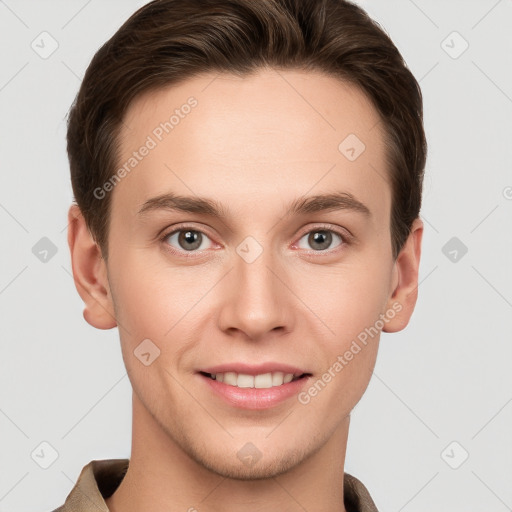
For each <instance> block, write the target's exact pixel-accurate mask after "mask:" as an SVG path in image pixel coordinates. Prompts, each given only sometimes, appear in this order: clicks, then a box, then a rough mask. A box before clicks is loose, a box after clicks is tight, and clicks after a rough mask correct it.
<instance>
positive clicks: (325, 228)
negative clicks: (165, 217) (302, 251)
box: [160, 224, 352, 258]
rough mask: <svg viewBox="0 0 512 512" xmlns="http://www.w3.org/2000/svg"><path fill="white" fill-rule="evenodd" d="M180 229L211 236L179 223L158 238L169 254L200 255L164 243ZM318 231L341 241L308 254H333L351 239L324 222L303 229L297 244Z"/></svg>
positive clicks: (191, 256) (193, 256)
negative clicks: (329, 247) (336, 245)
mask: <svg viewBox="0 0 512 512" xmlns="http://www.w3.org/2000/svg"><path fill="white" fill-rule="evenodd" d="M181 231H193V232H197V233H201V234H202V235H205V236H206V237H208V238H210V239H211V237H210V236H209V235H208V233H206V232H204V231H202V230H201V229H197V228H194V227H193V226H189V225H186V224H185V225H181V224H180V225H178V226H177V227H175V228H174V229H173V230H172V231H168V232H166V233H165V235H163V236H162V237H161V238H160V241H161V242H162V243H163V244H164V245H165V246H166V250H167V251H169V252H170V253H171V254H174V255H178V256H182V257H185V258H198V257H201V256H200V254H201V252H202V251H197V250H195V251H185V250H181V251H179V250H177V249H175V248H173V247H171V246H170V245H169V244H168V243H166V240H167V239H168V238H169V237H170V236H171V235H174V234H176V233H180V232H181ZM319 231H328V232H331V233H334V234H335V235H338V236H339V237H340V238H341V243H340V245H339V246H338V247H336V248H335V249H331V250H329V249H326V250H324V251H315V250H314V249H311V250H309V251H307V253H308V254H311V253H313V254H318V255H319V256H323V255H325V254H333V253H336V252H338V251H340V250H342V249H343V247H344V246H346V245H349V244H350V242H351V241H352V236H351V235H349V234H348V233H341V232H340V231H339V230H338V229H336V228H335V227H334V226H333V225H332V224H324V225H321V226H317V227H315V228H313V229H310V230H308V231H304V232H303V233H301V235H300V236H299V238H298V241H297V244H298V242H299V241H300V240H301V239H302V238H303V237H304V235H308V234H310V233H314V232H319ZM295 245H296V244H294V246H295Z"/></svg>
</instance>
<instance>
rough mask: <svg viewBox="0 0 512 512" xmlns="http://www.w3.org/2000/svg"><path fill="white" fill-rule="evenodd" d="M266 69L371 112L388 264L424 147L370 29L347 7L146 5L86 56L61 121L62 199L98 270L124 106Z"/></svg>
mask: <svg viewBox="0 0 512 512" xmlns="http://www.w3.org/2000/svg"><path fill="white" fill-rule="evenodd" d="M272 66H274V67H276V68H281V69H286V68H288V69H302V70H316V71H321V72H324V73H325V74H328V75H331V76H334V77H338V78H340V79H342V80H345V81H347V82H349V83H352V84H355V85H356V86H358V87H359V89H360V90H362V91H363V92H364V93H365V94H366V95H367V96H368V98H369V99H370V100H371V102H372V104H373V105H374V107H375V108H376V109H377V111H378V112H379V114H380V118H381V119H382V122H383V128H384V130H383V132H384V134H385V137H384V138H385V141H384V142H385V144H386V148H387V164H388V168H389V171H388V174H389V178H390V181H391V189H392V208H391V218H390V226H391V241H392V248H393V256H394V258H396V257H397V255H398V254H399V252H400V249H401V248H402V246H403V244H404V242H405V240H406V239H407V236H408V235H409V232H410V228H411V225H412V222H413V221H414V219H415V218H417V217H418V216H419V211H420V208H421V194H422V183H423V174H424V168H425V161H426V155H427V143H426V139H425V133H424V129H423V105H422V94H421V90H420V87H419V84H418V82H417V81H416V79H415V78H414V76H413V75H412V73H411V72H410V70H409V69H408V67H407V65H406V63H405V62H404V60H403V58H402V56H401V55H400V53H399V51H398V49H397V48H396V47H395V45H394V44H393V42H392V41H391V39H390V38H389V36H388V35H387V34H386V33H385V32H384V31H383V29H382V28H381V27H380V26H379V24H378V23H377V22H375V21H374V20H372V19H371V18H370V17H369V16H368V14H367V13H366V12H365V11H364V10H363V9H361V8H360V7H358V6H357V5H355V4H352V3H350V2H348V1H346V0H314V1H312V0H154V1H152V2H150V3H148V4H146V5H145V6H143V7H141V8H140V9H139V10H137V11H136V12H135V13H134V14H133V15H132V16H131V17H130V18H129V19H128V20H127V21H126V22H125V23H124V24H123V25H122V26H121V27H120V28H119V30H118V31H117V32H116V33H115V34H114V35H113V36H112V37H111V38H110V39H109V40H108V41H107V42H106V43H105V44H104V45H103V46H102V47H101V48H100V49H99V50H98V51H97V52H96V54H95V55H94V57H93V59H92V61H91V63H90V65H89V67H88V68H87V71H86V73H85V76H84V79H83V81H82V84H81V87H80V90H79V92H78V94H77V96H76V98H75V101H74V103H73V105H72V107H71V109H70V113H69V117H68V126H67V130H68V131H67V151H68V156H69V163H70V169H71V182H72V186H73V193H74V197H75V201H76V203H77V204H78V206H79V208H80V210H81V212H82V214H83V216H84V218H85V221H86V223H87V226H88V228H89V230H90V232H91V235H92V236H93V238H94V240H95V241H96V243H97V244H98V245H99V247H100V249H101V252H102V255H103V258H105V259H107V257H108V244H107V241H108V227H109V220H110V219H109V218H110V205H111V194H108V195H106V196H105V197H104V198H102V199H98V198H97V197H96V195H95V193H94V191H95V190H96V189H97V188H98V187H102V185H103V184H104V183H106V182H107V181H108V180H109V179H110V178H111V177H112V175H113V174H114V173H115V169H116V165H118V160H119V158H118V157H119V137H118V135H119V131H120V127H121V124H122V119H123V116H124V114H125V112H126V110H127V108H128V107H129V105H130V104H131V102H132V101H133V100H134V99H135V98H136V97H138V96H139V95H141V94H142V93H146V92H149V91H151V90H155V89H159V88H162V87H165V86H169V85H171V84H176V83H178V81H183V80H184V79H187V78H191V77H193V76H194V75H199V74H202V73H205V72H229V73H234V74H238V75H240V76H245V75H249V74H251V73H252V72H254V71H256V70H258V69H259V68H263V67H272ZM340 142H341V141H340Z"/></svg>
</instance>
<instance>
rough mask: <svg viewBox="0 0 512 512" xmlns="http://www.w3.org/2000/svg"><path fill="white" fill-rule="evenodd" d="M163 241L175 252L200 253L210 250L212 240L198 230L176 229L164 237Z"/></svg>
mask: <svg viewBox="0 0 512 512" xmlns="http://www.w3.org/2000/svg"><path fill="white" fill-rule="evenodd" d="M162 241H163V242H165V243H166V245H168V246H170V249H171V250H172V251H173V252H183V251H185V252H199V251H201V250H205V249H208V248H209V243H210V244H211V240H210V239H209V237H208V236H207V235H206V234H205V233H203V232H202V231H199V230H197V229H191V228H182V229H175V230H174V231H171V232H170V233H167V234H166V235H165V236H163V237H162Z"/></svg>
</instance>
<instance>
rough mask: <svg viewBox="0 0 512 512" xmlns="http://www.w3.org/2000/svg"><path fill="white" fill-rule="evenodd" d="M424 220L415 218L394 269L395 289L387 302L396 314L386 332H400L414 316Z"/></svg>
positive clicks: (386, 327)
mask: <svg viewBox="0 0 512 512" xmlns="http://www.w3.org/2000/svg"><path fill="white" fill-rule="evenodd" d="M422 236H423V222H422V220H421V219H420V218H417V219H415V221H414V222H413V224H412V226H411V230H410V233H409V236H408V237H407V240H406V242H405V244H404V246H403V247H402V250H401V251H400V254H399V255H398V257H397V259H396V261H395V266H394V269H393V272H394V276H393V289H392V293H391V295H390V298H389V300H388V303H387V308H388V311H391V310H393V311H394V316H393V318H392V319H390V320H389V321H388V322H387V323H386V325H385V326H384V328H383V329H382V330H383V331H384V332H398V331H401V330H402V329H404V328H405V327H406V326H407V324H408V323H409V320H410V318H411V316H412V313H413V311H414V307H415V305H416V300H417V298H418V271H419V265H420V258H421V240H422Z"/></svg>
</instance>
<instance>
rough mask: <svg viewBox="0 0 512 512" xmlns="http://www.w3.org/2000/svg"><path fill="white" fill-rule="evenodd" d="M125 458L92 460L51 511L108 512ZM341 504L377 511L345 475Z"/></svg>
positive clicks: (352, 511)
mask: <svg viewBox="0 0 512 512" xmlns="http://www.w3.org/2000/svg"><path fill="white" fill-rule="evenodd" d="M128 463H129V459H105V460H92V461H91V462H89V464H87V465H86V466H84V468H83V469H82V472H81V473H80V476H79V477H78V480H77V482H76V484H75V486H74V487H73V489H71V492H70V493H69V495H68V497H67V498H66V502H65V503H64V505H62V506H61V507H59V508H57V509H55V510H54V511H53V512H100V511H102V512H108V507H107V505H106V504H105V500H104V498H109V497H110V496H111V495H112V494H114V491H115V490H116V489H117V487H118V485H119V484H120V483H121V480H122V479H123V478H124V475H125V474H126V470H127V469H128ZM343 485H344V501H345V508H346V509H347V512H378V510H377V507H376V506H375V503H374V502H373V500H372V498H371V496H370V493H369V492H368V490H367V489H366V487H365V486H364V485H363V484H362V482H360V481H359V480H358V479H357V478H356V477H354V476H352V475H349V474H348V473H345V475H344V479H343Z"/></svg>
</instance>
